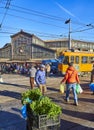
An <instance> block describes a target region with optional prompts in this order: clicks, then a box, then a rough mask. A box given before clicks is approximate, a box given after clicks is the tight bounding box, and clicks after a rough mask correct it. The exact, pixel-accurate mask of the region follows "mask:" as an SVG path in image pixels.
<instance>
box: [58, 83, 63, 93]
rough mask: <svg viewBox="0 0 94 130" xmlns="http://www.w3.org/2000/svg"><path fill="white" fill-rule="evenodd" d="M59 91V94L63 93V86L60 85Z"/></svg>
mask: <svg viewBox="0 0 94 130" xmlns="http://www.w3.org/2000/svg"><path fill="white" fill-rule="evenodd" d="M59 89H60V92H61V93H64V85H63V84H60V86H59Z"/></svg>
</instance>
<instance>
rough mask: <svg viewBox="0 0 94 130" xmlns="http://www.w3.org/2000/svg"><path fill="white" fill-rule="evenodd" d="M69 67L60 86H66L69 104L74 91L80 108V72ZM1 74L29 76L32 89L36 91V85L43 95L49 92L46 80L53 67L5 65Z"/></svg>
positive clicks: (75, 103)
mask: <svg viewBox="0 0 94 130" xmlns="http://www.w3.org/2000/svg"><path fill="white" fill-rule="evenodd" d="M68 65H69V67H68V68H67V70H66V74H65V76H64V77H63V79H62V81H60V84H62V83H65V84H66V97H65V101H66V102H69V94H70V90H71V89H72V92H73V96H74V105H76V106H78V95H77V93H76V84H80V80H79V76H78V72H77V71H76V69H75V67H74V66H73V63H69V64H68ZM0 67H1V68H0V70H1V71H0V72H1V74H2V73H14V72H15V73H17V74H28V75H29V78H30V87H31V89H34V87H35V84H37V86H38V87H39V88H40V90H41V92H42V94H43V95H44V93H45V92H46V91H47V87H46V78H47V77H49V76H50V72H51V66H50V65H49V64H46V65H44V64H40V65H36V64H33V63H32V64H5V65H2V66H0ZM93 80H94V66H93V69H92V71H91V81H90V83H93ZM93 94H94V91H93Z"/></svg>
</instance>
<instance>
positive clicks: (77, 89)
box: [76, 84, 83, 94]
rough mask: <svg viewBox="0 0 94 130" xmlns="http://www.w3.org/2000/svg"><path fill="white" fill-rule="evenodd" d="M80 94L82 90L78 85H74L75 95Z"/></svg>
mask: <svg viewBox="0 0 94 130" xmlns="http://www.w3.org/2000/svg"><path fill="white" fill-rule="evenodd" d="M82 92H83V89H82V87H81V86H80V84H76V93H77V94H79V93H82Z"/></svg>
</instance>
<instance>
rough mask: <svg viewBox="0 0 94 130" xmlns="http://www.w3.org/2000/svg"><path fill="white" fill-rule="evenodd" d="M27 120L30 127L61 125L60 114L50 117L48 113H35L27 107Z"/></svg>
mask: <svg viewBox="0 0 94 130" xmlns="http://www.w3.org/2000/svg"><path fill="white" fill-rule="evenodd" d="M27 121H28V124H29V126H30V127H36V128H43V127H48V126H55V125H60V115H58V116H56V117H55V119H53V117H50V118H48V117H47V115H35V114H34V112H33V111H32V110H31V109H30V108H29V106H28V107H27Z"/></svg>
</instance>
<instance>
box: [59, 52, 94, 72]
mask: <svg viewBox="0 0 94 130" xmlns="http://www.w3.org/2000/svg"><path fill="white" fill-rule="evenodd" d="M59 58H60V62H59V64H58V71H59V72H61V73H62V74H65V72H66V69H67V68H68V63H69V62H73V63H74V67H75V68H76V70H77V71H78V73H79V74H83V73H86V72H90V71H91V70H92V65H93V62H94V53H93V52H62V54H61V55H60V57H59Z"/></svg>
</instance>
